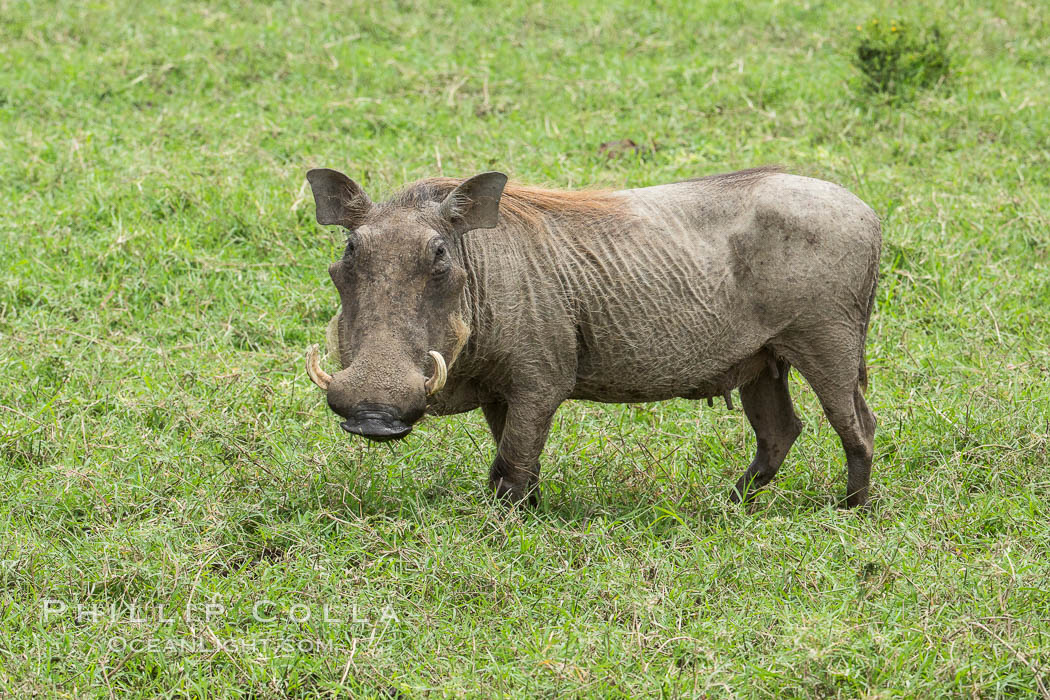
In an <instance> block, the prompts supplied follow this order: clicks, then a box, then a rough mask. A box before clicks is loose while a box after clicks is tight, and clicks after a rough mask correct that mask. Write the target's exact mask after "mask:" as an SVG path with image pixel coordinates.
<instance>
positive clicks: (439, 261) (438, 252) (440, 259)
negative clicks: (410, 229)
mask: <svg viewBox="0 0 1050 700" xmlns="http://www.w3.org/2000/svg"><path fill="white" fill-rule="evenodd" d="M451 267H452V263H451V262H449V257H448V248H446V247H445V244H444V243H438V244H437V245H435V246H434V274H435V275H443V274H445V273H446V272H448V271H449V269H450V268H451Z"/></svg>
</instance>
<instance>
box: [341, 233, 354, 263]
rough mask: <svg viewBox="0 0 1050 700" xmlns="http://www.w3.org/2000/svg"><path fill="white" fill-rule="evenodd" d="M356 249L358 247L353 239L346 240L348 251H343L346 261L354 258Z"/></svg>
mask: <svg viewBox="0 0 1050 700" xmlns="http://www.w3.org/2000/svg"><path fill="white" fill-rule="evenodd" d="M356 247H357V246H356V245H355V243H354V239H353V238H347V239H346V250H344V251H343V259H344V260H349V259H350V258H352V257H353V255H354V248H356Z"/></svg>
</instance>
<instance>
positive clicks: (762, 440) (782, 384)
mask: <svg viewBox="0 0 1050 700" xmlns="http://www.w3.org/2000/svg"><path fill="white" fill-rule="evenodd" d="M789 368H790V366H789V365H788V363H787V362H784V361H783V360H777V361H776V362H775V363H774V362H771V363H770V364H769V365H768V366H767V367H766V368H765V369H764V370H763V371H762V372H761V373H760V374H759V375H758V376H757V377H755V378H754V379H753V380H751V381H750V382H748V383H747V384H744V385H743V386H741V387H740V400H741V402H742V403H743V404H744V413H745V414H746V415H747V420H748V421H749V422H750V423H751V427H752V428H753V429H754V431H755V437H756V438H757V440H758V450H757V452H756V453H755V458H754V460H752V462H751V466H749V467H748V468H747V471H746V472H744V475H743V476H741V477H740V479H739V481H737V482H736V486H734V487H733V492H732V493H731V494H730V495H729V497H730V499H731V500H732V501H733V502H734V503H740V502H741V501H743V502H744V503H750V502H751V501H752V500H753V499H754V497H755V494H756V493H757V492H758V490H759V489H761V488H762V487H763V486H765V485H766V484H768V483H769V482H770V481H771V480H772V479H773V477H774V476H776V473H777V470H778V469H780V465H781V464H783V463H784V458H785V457H787V453H788V450H790V449H791V446H792V445H793V444H794V443H795V438H797V437H798V434H799V433H800V432H802V423H801V422H800V421H799V419H798V416H796V415H795V409H794V407H793V406H792V405H791V394H790V393H789V392H788V369H789Z"/></svg>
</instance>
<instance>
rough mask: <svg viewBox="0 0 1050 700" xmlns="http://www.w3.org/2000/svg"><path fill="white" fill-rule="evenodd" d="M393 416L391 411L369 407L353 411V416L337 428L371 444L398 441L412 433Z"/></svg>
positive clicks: (380, 407)
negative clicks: (370, 441) (366, 439)
mask: <svg viewBox="0 0 1050 700" xmlns="http://www.w3.org/2000/svg"><path fill="white" fill-rule="evenodd" d="M395 415H396V414H395V413H394V411H393V410H391V409H388V408H385V407H382V406H370V407H367V408H361V409H359V410H357V411H355V412H354V415H353V416H352V417H351V418H348V419H346V420H345V421H343V422H342V423H340V424H339V427H341V428H342V429H343V430H345V431H346V432H348V433H352V434H354V435H360V436H361V437H365V438H368V439H369V440H372V441H373V442H387V441H389V440H400V439H401V438H403V437H405V436H406V435H408V434H409V433H411V432H412V426H411V425H409V424H408V423H405V422H404V421H403V420H401V419H400V418H396V417H395Z"/></svg>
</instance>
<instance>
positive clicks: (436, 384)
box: [426, 350, 448, 396]
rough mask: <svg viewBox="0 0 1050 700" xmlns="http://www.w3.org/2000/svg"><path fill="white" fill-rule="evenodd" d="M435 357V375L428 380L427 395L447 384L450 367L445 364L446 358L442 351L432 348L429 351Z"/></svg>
mask: <svg viewBox="0 0 1050 700" xmlns="http://www.w3.org/2000/svg"><path fill="white" fill-rule="evenodd" d="M427 354H428V355H430V356H431V357H433V358H434V376H433V377H431V378H430V379H428V380H427V383H426V389H427V396H430V395H431V394H434V393H436V392H438V391H441V387H443V386H445V380H446V379H447V378H448V368H447V367H446V366H445V358H444V357H442V356H441V353H440V352H438V351H437V350H431V351H430V352H429V353H427Z"/></svg>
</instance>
